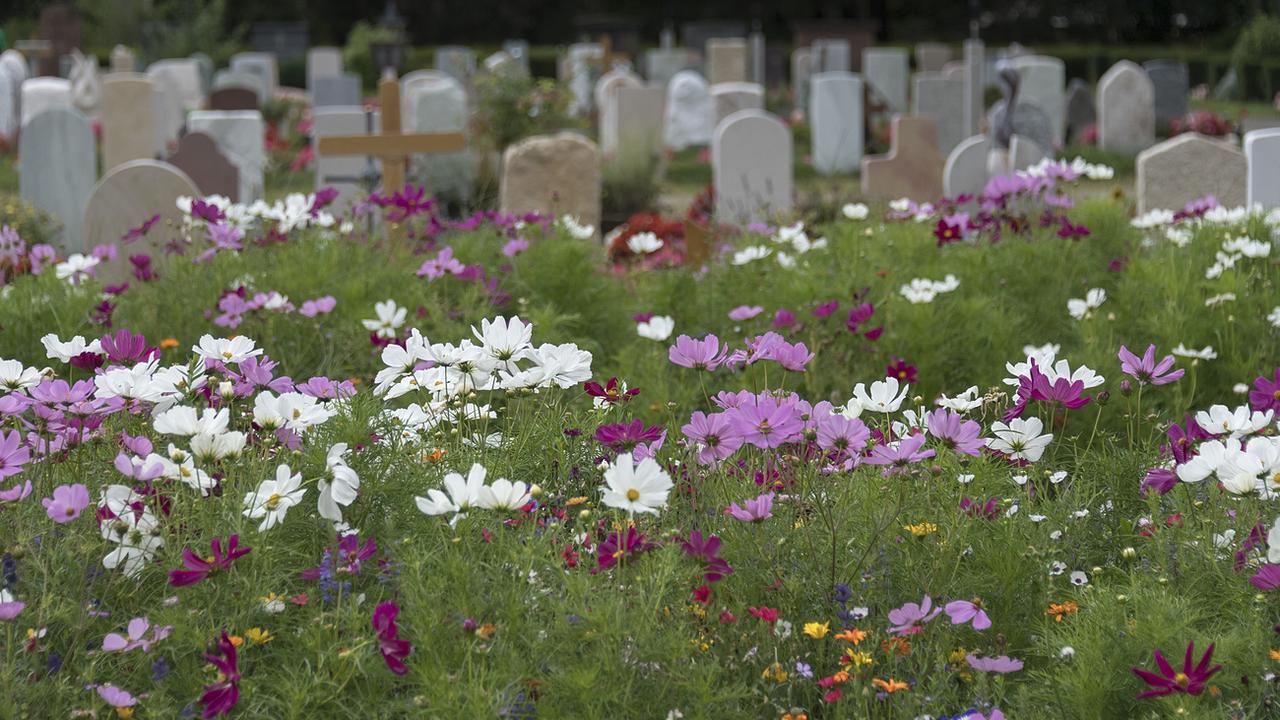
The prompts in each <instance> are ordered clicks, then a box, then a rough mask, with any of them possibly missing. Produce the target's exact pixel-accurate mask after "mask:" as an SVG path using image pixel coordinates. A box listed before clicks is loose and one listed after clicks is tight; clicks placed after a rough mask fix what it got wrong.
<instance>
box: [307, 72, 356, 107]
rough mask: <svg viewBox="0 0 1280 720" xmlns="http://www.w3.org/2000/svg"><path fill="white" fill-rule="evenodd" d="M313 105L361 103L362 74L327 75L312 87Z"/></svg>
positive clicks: (319, 78) (326, 105)
mask: <svg viewBox="0 0 1280 720" xmlns="http://www.w3.org/2000/svg"><path fill="white" fill-rule="evenodd" d="M311 97H312V100H311V105H312V107H335V106H344V105H346V106H349V105H359V104H360V103H361V89H360V76H359V75H357V74H355V73H342V74H340V75H325V76H322V77H318V78H316V79H315V85H313V86H312V87H311Z"/></svg>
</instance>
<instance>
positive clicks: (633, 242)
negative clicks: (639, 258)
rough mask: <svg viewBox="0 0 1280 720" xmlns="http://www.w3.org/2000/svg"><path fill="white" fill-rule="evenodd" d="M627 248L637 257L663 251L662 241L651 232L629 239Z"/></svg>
mask: <svg viewBox="0 0 1280 720" xmlns="http://www.w3.org/2000/svg"><path fill="white" fill-rule="evenodd" d="M627 248H628V249H629V250H631V252H633V253H635V254H637V255H648V254H649V253H655V252H658V251H659V250H661V249H662V241H661V240H659V239H658V236H657V235H654V234H653V233H651V232H639V233H636V234H635V235H632V236H631V237H629V238H627Z"/></svg>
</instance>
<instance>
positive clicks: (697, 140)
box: [663, 70, 715, 150]
mask: <svg viewBox="0 0 1280 720" xmlns="http://www.w3.org/2000/svg"><path fill="white" fill-rule="evenodd" d="M714 113H715V106H714V105H713V104H712V102H711V89H710V88H709V87H708V86H707V81H706V80H705V79H703V77H702V75H700V74H698V73H697V72H695V71H693V70H681V71H680V72H678V73H676V74H675V75H674V76H673V77H672V78H671V82H669V83H667V102H666V111H665V114H666V121H665V123H664V124H663V144H664V145H666V147H668V148H671V149H672V150H683V149H685V148H687V147H689V146H691V145H708V144H710V143H711V132H712V130H714V129H715V128H714V127H713V126H712V124H711V120H712V116H713V114H714Z"/></svg>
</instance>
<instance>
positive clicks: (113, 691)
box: [94, 685, 138, 717]
mask: <svg viewBox="0 0 1280 720" xmlns="http://www.w3.org/2000/svg"><path fill="white" fill-rule="evenodd" d="M94 689H95V690H97V691H98V697H100V698H102V699H103V700H105V701H106V703H107V704H108V705H110V706H111V707H114V708H127V707H133V706H134V705H137V704H138V698H136V697H134V696H132V695H130V694H129V693H128V692H126V691H124V690H121V689H120V688H118V687H116V686H115V685H98V686H97V687H95V688H94ZM122 717H123V716H122Z"/></svg>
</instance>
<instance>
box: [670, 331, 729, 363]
mask: <svg viewBox="0 0 1280 720" xmlns="http://www.w3.org/2000/svg"><path fill="white" fill-rule="evenodd" d="M728 352H729V348H728V347H723V348H722V347H720V338H717V337H716V336H715V335H707V336H706V337H705V338H703V339H701V340H694V339H693V338H691V337H689V336H688V335H681V336H680V337H677V338H676V343H675V345H672V346H671V347H670V348H669V349H668V350H667V359H668V360H670V361H671V363H672V364H673V365H679V366H680V367H687V368H692V369H694V370H715V369H716V368H717V367H719V366H720V364H721V363H723V362H724V359H725V355H727V354H728Z"/></svg>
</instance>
